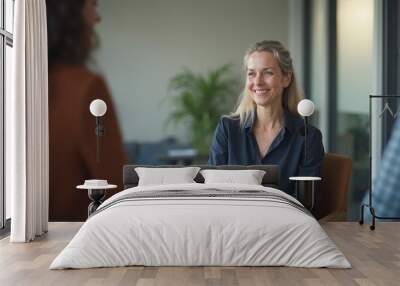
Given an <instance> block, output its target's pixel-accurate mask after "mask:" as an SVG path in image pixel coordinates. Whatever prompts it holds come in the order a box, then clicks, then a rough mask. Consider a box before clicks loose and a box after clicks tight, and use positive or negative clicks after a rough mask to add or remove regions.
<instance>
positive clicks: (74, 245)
mask: <svg viewBox="0 0 400 286" xmlns="http://www.w3.org/2000/svg"><path fill="white" fill-rule="evenodd" d="M137 167H140V166H133V165H127V166H124V170H123V177H124V188H125V189H124V191H122V192H120V193H118V194H115V195H114V196H112V197H111V198H109V199H107V200H106V201H105V202H104V203H103V204H102V205H101V206H100V207H99V208H98V210H97V211H96V212H95V213H94V214H93V215H92V216H91V217H90V218H88V220H87V221H86V222H85V223H84V224H83V226H82V227H81V229H80V230H79V231H78V233H77V234H76V235H75V237H74V238H73V239H72V240H71V242H70V243H69V244H68V245H67V246H66V247H65V249H64V250H62V252H61V253H60V254H59V255H58V256H57V257H56V258H55V259H54V261H53V262H52V264H51V265H50V269H65V268H92V267H117V266H129V265H144V266H292V267H313V268H314V267H329V268H350V267H351V265H350V263H349V262H348V260H347V259H346V258H345V256H344V255H343V253H342V252H341V251H340V250H339V249H338V248H337V247H336V245H335V244H334V243H333V241H331V239H330V238H329V237H328V236H327V234H326V233H325V232H324V230H323V229H322V228H321V226H320V225H319V223H318V222H317V221H316V220H315V218H314V217H313V216H312V215H311V214H310V213H309V212H308V211H307V209H305V208H304V207H303V206H302V205H301V204H300V203H299V202H298V201H297V200H295V199H294V198H292V197H291V196H289V195H287V194H285V193H283V192H282V191H280V190H279V179H278V178H279V174H278V169H277V167H276V166H218V167H215V166H198V167H199V169H201V170H202V171H203V170H212V169H219V170H245V169H248V170H263V171H265V175H264V174H263V176H262V179H261V184H260V185H254V184H252V185H250V184H238V183H235V182H233V183H208V182H207V183H204V178H203V175H201V174H200V173H198V174H197V175H196V177H195V178H194V182H193V183H180V184H174V183H172V184H156V185H138V183H139V176H138V174H137V172H136V171H135V170H138V169H136V168H137ZM141 167H142V166H141ZM175 167H176V166H175ZM165 168H168V166H165Z"/></svg>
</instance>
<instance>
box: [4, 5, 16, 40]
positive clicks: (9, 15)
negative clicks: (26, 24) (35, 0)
mask: <svg viewBox="0 0 400 286" xmlns="http://www.w3.org/2000/svg"><path fill="white" fill-rule="evenodd" d="M5 2H6V3H5V4H6V7H5V8H6V9H5V12H6V15H5V16H6V19H5V20H6V31H8V32H10V33H13V32H14V0H5Z"/></svg>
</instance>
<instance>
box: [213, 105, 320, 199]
mask: <svg viewBox="0 0 400 286" xmlns="http://www.w3.org/2000/svg"><path fill="white" fill-rule="evenodd" d="M253 123H254V121H253V120H248V121H247V122H245V124H244V126H243V128H240V121H239V117H228V116H223V117H222V118H221V120H220V121H219V124H218V126H217V128H216V130H215V133H214V139H213V142H212V145H211V148H210V153H209V160H208V163H209V164H210V165H278V166H279V173H280V186H281V189H282V190H283V191H285V192H286V193H288V194H290V195H294V192H295V188H294V182H292V181H290V180H289V177H292V176H319V175H320V169H321V163H322V159H323V158H324V154H325V152H324V146H323V144H322V135H321V131H319V129H317V128H315V127H313V126H311V125H309V127H308V128H307V154H306V160H304V136H303V135H302V134H301V132H300V129H301V128H302V127H303V126H304V123H303V119H302V118H300V117H298V116H295V115H292V114H291V113H290V112H289V111H287V110H285V112H284V128H282V129H281V131H280V132H279V133H278V135H277V136H276V137H275V139H274V141H273V142H272V143H271V146H270V147H269V149H268V152H267V154H266V155H265V156H264V157H263V158H262V157H261V155H260V152H259V148H258V145H257V141H256V138H255V136H254V133H253Z"/></svg>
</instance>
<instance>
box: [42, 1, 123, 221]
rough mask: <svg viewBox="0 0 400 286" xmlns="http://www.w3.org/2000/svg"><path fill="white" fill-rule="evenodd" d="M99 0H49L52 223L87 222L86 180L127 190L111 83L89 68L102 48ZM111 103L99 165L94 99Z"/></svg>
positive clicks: (107, 114) (103, 122) (108, 108)
mask: <svg viewBox="0 0 400 286" xmlns="http://www.w3.org/2000/svg"><path fill="white" fill-rule="evenodd" d="M96 5H97V1H96V0H46V6H47V28H48V53H49V141H50V142H49V144H50V149H49V152H50V154H49V156H50V198H49V219H50V221H84V220H86V218H87V207H88V204H89V203H90V201H89V199H88V195H87V192H86V191H84V190H77V189H76V188H75V187H76V186H77V185H80V184H83V182H84V180H85V179H106V180H108V182H109V183H112V184H117V185H118V187H119V188H118V189H114V190H109V191H108V192H107V196H108V197H109V196H110V195H112V194H115V193H116V192H118V191H120V190H121V189H122V166H123V164H125V162H126V155H125V151H124V149H123V144H122V137H121V133H120V129H119V126H118V122H117V118H116V114H115V110H114V107H113V103H112V100H111V96H110V93H109V90H108V88H107V85H106V83H105V81H104V80H103V78H102V77H101V76H99V75H97V74H96V73H94V72H92V71H90V70H89V69H88V67H87V62H88V59H89V58H90V54H91V51H92V50H93V49H94V47H95V46H96V35H95V33H94V25H95V24H96V23H98V22H99V21H100V17H99V15H98V14H97V11H96ZM97 98H98V99H102V100H104V101H105V102H106V104H107V113H106V114H105V115H104V116H103V117H102V124H103V126H104V128H105V136H103V137H101V153H100V162H97V161H96V135H95V131H94V130H95V126H96V123H95V117H93V116H92V115H91V113H90V111H89V105H90V103H91V102H92V100H94V99H97Z"/></svg>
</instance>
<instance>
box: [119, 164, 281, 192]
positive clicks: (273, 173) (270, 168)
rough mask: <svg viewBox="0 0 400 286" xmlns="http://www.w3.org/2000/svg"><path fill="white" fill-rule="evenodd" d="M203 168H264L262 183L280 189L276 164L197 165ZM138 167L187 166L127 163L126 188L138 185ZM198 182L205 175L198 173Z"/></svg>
mask: <svg viewBox="0 0 400 286" xmlns="http://www.w3.org/2000/svg"><path fill="white" fill-rule="evenodd" d="M195 166H196V167H200V168H201V169H203V170H204V169H220V170H246V169H253V170H254V169H256V170H264V171H265V172H266V173H265V175H264V177H263V180H262V185H263V186H266V187H273V188H277V189H279V169H278V166H276V165H252V166H237V165H229V166H228V165H221V166H208V165H195ZM136 167H148V168H168V167H170V168H171V167H174V168H176V167H185V166H176V165H174V166H168V165H165V166H146V165H125V166H124V170H123V183H124V189H128V188H133V187H136V186H137V185H138V182H139V176H138V174H137V173H136V172H135V168H136ZM194 180H195V181H196V182H197V183H204V178H203V176H202V175H201V174H200V173H198V174H197V176H196V178H195V179H194Z"/></svg>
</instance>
